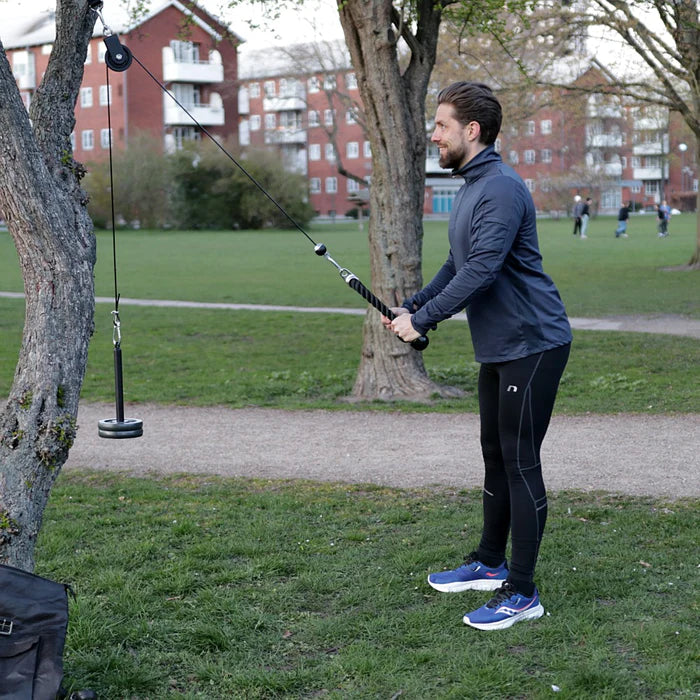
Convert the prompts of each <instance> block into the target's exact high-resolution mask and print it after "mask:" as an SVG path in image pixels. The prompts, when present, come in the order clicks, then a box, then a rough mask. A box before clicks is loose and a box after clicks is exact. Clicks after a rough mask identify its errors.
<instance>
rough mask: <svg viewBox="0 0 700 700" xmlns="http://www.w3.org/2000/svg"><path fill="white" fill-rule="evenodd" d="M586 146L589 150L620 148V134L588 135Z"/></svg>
mask: <svg viewBox="0 0 700 700" xmlns="http://www.w3.org/2000/svg"><path fill="white" fill-rule="evenodd" d="M586 145H587V146H590V147H591V148H621V147H622V134H590V135H589V136H587V137H586Z"/></svg>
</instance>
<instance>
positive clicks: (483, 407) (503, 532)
mask: <svg viewBox="0 0 700 700" xmlns="http://www.w3.org/2000/svg"><path fill="white" fill-rule="evenodd" d="M500 384H501V380H500V377H499V373H498V369H497V365H495V366H494V365H481V369H480V371H479V382H478V389H479V417H480V421H481V452H482V455H483V458H484V470H485V471H484V490H483V495H482V503H483V513H484V523H483V529H482V534H481V542H480V543H479V547H478V549H477V554H478V557H479V560H480V561H482V562H483V563H484V564H486V565H487V566H498V565H499V564H500V563H501V562H502V561H503V560H504V558H505V553H506V543H507V541H508V532H509V531H510V490H509V487H508V477H507V476H506V471H505V467H504V465H503V455H502V454H501V438H500V430H499V418H498V415H499V394H500Z"/></svg>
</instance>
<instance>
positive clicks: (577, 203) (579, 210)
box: [574, 194, 583, 236]
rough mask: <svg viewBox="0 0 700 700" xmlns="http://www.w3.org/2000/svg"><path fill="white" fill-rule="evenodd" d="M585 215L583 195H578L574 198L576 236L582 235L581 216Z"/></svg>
mask: <svg viewBox="0 0 700 700" xmlns="http://www.w3.org/2000/svg"><path fill="white" fill-rule="evenodd" d="M582 214H583V202H582V201H581V195H580V194H577V195H576V196H575V197H574V236H575V235H576V234H577V233H581V215H582Z"/></svg>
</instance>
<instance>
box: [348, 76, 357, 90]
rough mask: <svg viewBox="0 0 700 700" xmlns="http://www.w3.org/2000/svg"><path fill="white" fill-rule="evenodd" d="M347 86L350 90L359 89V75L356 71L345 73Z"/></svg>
mask: <svg viewBox="0 0 700 700" xmlns="http://www.w3.org/2000/svg"><path fill="white" fill-rule="evenodd" d="M345 87H346V88H347V89H348V90H357V76H356V75H355V74H354V73H346V74H345Z"/></svg>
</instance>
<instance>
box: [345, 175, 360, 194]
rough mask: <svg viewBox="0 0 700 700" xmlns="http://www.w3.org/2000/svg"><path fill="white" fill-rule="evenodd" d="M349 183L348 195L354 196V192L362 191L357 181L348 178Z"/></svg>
mask: <svg viewBox="0 0 700 700" xmlns="http://www.w3.org/2000/svg"><path fill="white" fill-rule="evenodd" d="M347 183H348V194H352V193H353V192H359V191H360V183H359V182H358V181H357V180H353V179H352V178H347Z"/></svg>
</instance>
